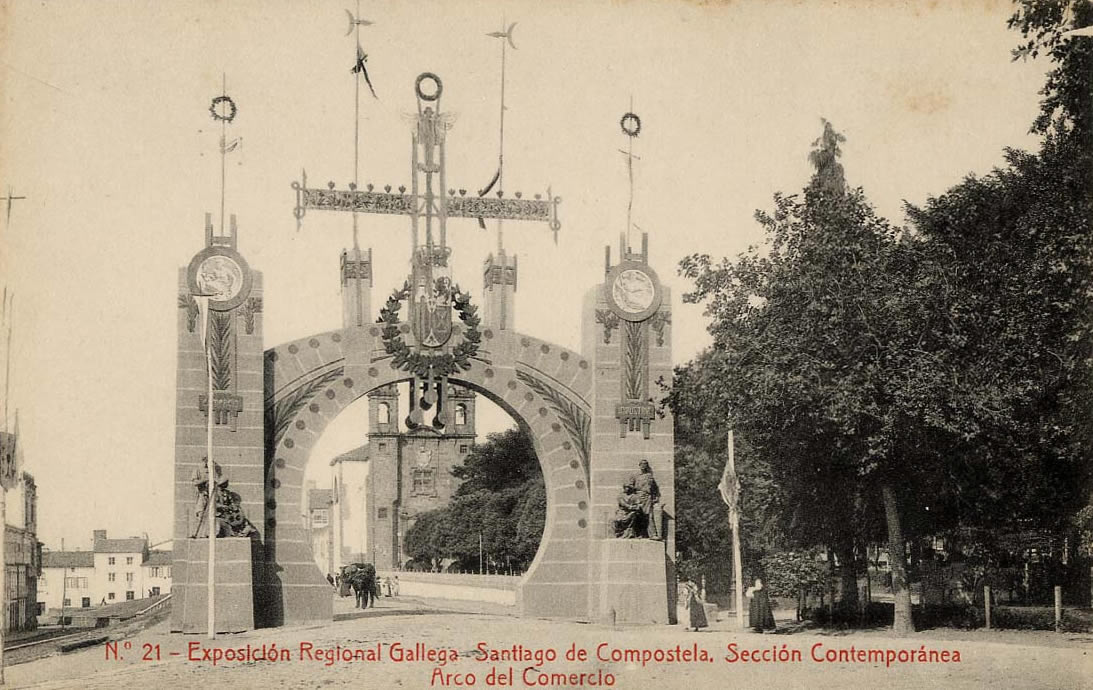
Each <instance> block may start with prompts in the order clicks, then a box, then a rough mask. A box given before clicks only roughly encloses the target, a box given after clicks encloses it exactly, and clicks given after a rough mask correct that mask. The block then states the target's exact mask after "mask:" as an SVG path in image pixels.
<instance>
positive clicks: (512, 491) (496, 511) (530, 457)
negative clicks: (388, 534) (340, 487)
mask: <svg viewBox="0 0 1093 690" xmlns="http://www.w3.org/2000/svg"><path fill="white" fill-rule="evenodd" d="M452 474H453V475H454V476H455V477H457V478H459V479H461V480H462V483H461V484H460V485H459V488H458V489H457V490H456V492H455V496H454V497H453V499H452V502H451V503H450V504H449V505H448V506H446V507H444V508H440V509H437V510H432V511H429V512H427V513H424V514H422V515H419V516H418V517H417V519H416V520H415V522H414V524H413V526H411V527H410V529H409V530H408V531H407V533H406V540H405V549H406V552H407V553H408V554H409V555H410V557H411V558H413V559H414V561H415V562H418V563H423V564H427V565H428V566H429V567H432V568H436V567H440V564H441V561H443V560H445V559H452V560H454V561H457V562H458V567H460V568H461V569H463V570H477V569H478V567H479V545H480V544H481V549H482V553H483V557H484V559H485V565H486V566H487V567H490V568H492V569H501V570H510V569H511V570H513V571H520V570H524V569H526V568H527V567H528V565H530V563H531V560H532V559H533V558H534V557H535V553H536V552H537V551H538V550H539V541H540V539H541V538H542V535H543V528H544V525H545V523H546V492H545V489H544V485H543V473H542V471H541V469H540V467H539V460H538V457H537V456H536V454H535V448H534V446H533V445H532V442H531V438H530V437H529V436H528V435H527V434H526V433H525V432H523V431H521V430H518V429H511V430H509V431H505V432H502V433H495V434H489V435H488V436H487V438H486V441H485V442H484V443H481V444H477V445H475V446H474V448H473V449H471V452H470V453H469V454H468V455H467V456H466V457H465V458H464V460H463V464H462V466H458V467H455V468H453V470H452Z"/></svg>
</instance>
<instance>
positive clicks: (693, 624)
mask: <svg viewBox="0 0 1093 690" xmlns="http://www.w3.org/2000/svg"><path fill="white" fill-rule="evenodd" d="M683 594H684V596H685V597H686V598H685V599H684V601H685V602H686V607H687V617H688V622H689V624H690V625H689V626H688V627H687V629H688V630H692V629H693V630H694V631H695V632H698V629H699V628H708V627H710V624H709V622H708V621H707V620H706V606H705V604H704V603H703V602H702V599H701V598H700V597H699V596H698V585H696V584H695V583H694V582H692V581H691V580H687V581H686V582H684V583H683Z"/></svg>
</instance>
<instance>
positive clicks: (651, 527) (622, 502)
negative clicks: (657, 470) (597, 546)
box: [615, 460, 660, 539]
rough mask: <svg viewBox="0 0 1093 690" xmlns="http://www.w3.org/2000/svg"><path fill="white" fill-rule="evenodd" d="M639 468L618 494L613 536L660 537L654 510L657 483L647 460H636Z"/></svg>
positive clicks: (629, 537) (658, 488)
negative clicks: (638, 461)
mask: <svg viewBox="0 0 1093 690" xmlns="http://www.w3.org/2000/svg"><path fill="white" fill-rule="evenodd" d="M638 470H639V471H638V473H637V474H633V475H631V476H630V478H629V479H628V480H627V481H626V483H625V484H623V487H622V493H621V494H619V509H618V510H617V511H615V536H616V537H617V538H619V539H659V538H660V532H659V530H658V529H657V523H656V518H655V511H656V504H657V503H658V502H659V501H660V487H659V486H657V480H656V479H655V478H654V477H653V470H652V469H651V468H650V467H649V463H648V461H646V460H642V461H641V462H640V463H638Z"/></svg>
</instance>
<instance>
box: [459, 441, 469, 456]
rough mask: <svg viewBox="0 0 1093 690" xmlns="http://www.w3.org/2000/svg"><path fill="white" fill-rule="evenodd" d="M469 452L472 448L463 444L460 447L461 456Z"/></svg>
mask: <svg viewBox="0 0 1093 690" xmlns="http://www.w3.org/2000/svg"><path fill="white" fill-rule="evenodd" d="M468 450H470V446H468V445H467V444H466V443H463V444H461V445H460V446H459V453H460V455H466V454H467V451H468Z"/></svg>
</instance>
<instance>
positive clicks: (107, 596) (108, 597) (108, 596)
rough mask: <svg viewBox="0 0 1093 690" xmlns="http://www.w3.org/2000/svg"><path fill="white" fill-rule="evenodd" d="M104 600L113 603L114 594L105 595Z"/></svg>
mask: <svg viewBox="0 0 1093 690" xmlns="http://www.w3.org/2000/svg"><path fill="white" fill-rule="evenodd" d="M106 600H107V601H114V593H113V592H110V593H109V594H107V595H106Z"/></svg>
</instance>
